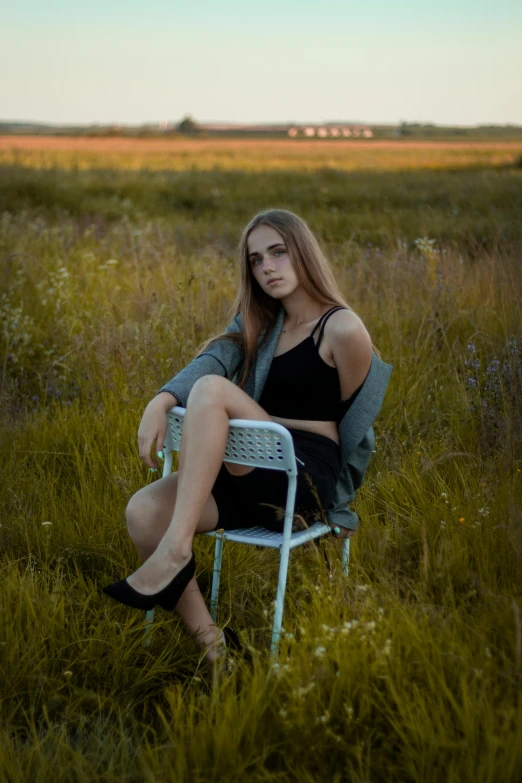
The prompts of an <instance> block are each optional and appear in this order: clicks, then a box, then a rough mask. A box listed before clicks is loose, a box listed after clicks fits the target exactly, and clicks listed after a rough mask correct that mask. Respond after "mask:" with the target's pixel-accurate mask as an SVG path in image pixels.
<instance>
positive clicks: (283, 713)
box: [279, 707, 288, 718]
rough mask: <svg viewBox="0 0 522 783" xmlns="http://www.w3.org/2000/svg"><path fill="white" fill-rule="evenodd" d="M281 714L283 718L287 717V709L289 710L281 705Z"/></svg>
mask: <svg viewBox="0 0 522 783" xmlns="http://www.w3.org/2000/svg"><path fill="white" fill-rule="evenodd" d="M279 714H280V716H281V717H282V718H286V716H287V715H288V711H287V710H284V709H283V708H282V707H281V709H280V710H279Z"/></svg>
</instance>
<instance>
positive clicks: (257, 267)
mask: <svg viewBox="0 0 522 783" xmlns="http://www.w3.org/2000/svg"><path fill="white" fill-rule="evenodd" d="M238 258H239V264H240V275H241V282H240V287H239V293H238V295H237V299H236V302H235V304H234V312H235V313H236V316H235V318H234V320H233V321H232V323H231V324H230V325H229V326H228V327H227V329H226V331H225V332H224V333H223V334H221V335H219V336H218V337H215V338H213V339H211V340H209V341H208V342H207V343H206V345H205V347H204V349H203V351H202V352H201V353H200V354H199V355H198V356H197V357H196V358H195V359H194V360H193V361H192V362H191V363H190V364H189V365H188V366H187V367H186V368H185V369H184V370H182V371H181V372H180V373H178V375H176V376H175V378H173V379H172V380H171V381H170V382H169V383H167V384H166V385H165V386H164V387H163V388H162V389H161V390H160V392H159V393H158V394H157V396H156V397H154V399H153V400H151V402H149V404H148V406H147V408H146V409H145V413H144V414H143V418H142V420H141V424H140V427H139V430H138V441H139V450H140V457H141V458H142V459H143V461H144V462H145V463H146V464H147V465H148V466H149V467H150V468H157V462H156V460H155V459H154V458H152V457H151V450H152V449H153V448H154V451H156V452H157V453H158V456H160V457H161V449H162V448H163V444H164V441H165V435H166V431H167V423H166V414H167V411H168V410H169V409H170V408H172V407H173V406H175V405H180V406H183V407H186V414H185V418H184V423H183V437H182V442H181V450H180V453H179V469H178V472H177V473H172V474H171V475H169V476H166V477H165V478H161V479H159V480H158V481H155V482H154V483H152V484H150V485H149V486H147V487H144V488H143V489H141V490H139V491H138V492H137V493H136V494H135V495H134V496H133V497H132V498H131V500H130V503H129V505H128V508H127V525H128V530H129V535H130V536H131V538H132V540H133V542H134V544H135V545H136V548H137V549H138V552H139V554H140V557H141V559H142V561H143V565H142V566H141V567H140V568H139V569H138V570H137V571H135V572H134V573H133V574H131V575H130V576H129V577H128V578H127V579H124V580H122V581H120V582H116V583H115V584H113V585H109V586H107V587H106V588H104V590H105V592H106V593H107V594H108V595H110V596H111V597H112V598H114V599H116V600H118V601H120V602H121V603H124V604H127V605H128V606H133V607H136V608H139V609H151V608H153V607H154V606H156V605H158V606H162V607H163V608H166V609H174V608H176V610H177V612H178V613H179V615H180V616H181V617H182V619H183V620H184V622H185V623H186V625H187V627H188V629H189V631H190V632H191V634H193V635H194V637H195V638H196V640H197V642H198V643H199V644H200V646H201V647H202V648H203V650H204V651H205V658H206V661H207V662H208V663H209V664H212V662H213V661H214V660H215V658H216V657H217V656H218V655H220V649H221V650H223V646H224V645H225V638H224V634H223V633H222V631H221V630H220V629H219V628H218V627H217V626H216V625H215V624H214V622H213V621H212V618H211V616H210V614H209V612H208V609H207V606H206V604H205V602H204V600H203V597H202V595H201V592H200V591H199V588H198V584H197V582H196V579H195V577H194V573H195V561H194V554H193V552H192V542H193V538H194V535H195V534H196V533H206V532H208V531H211V530H215V529H217V528H224V529H234V528H245V527H249V526H258V525H260V526H263V527H266V528H269V529H270V530H276V531H280V532H282V529H283V519H282V515H281V514H280V513H278V509H279V508H284V506H285V502H286V489H287V478H286V475H284V474H283V472H280V471H271V470H266V469H263V468H257V467H255V468H252V467H247V466H243V465H234V464H230V463H225V462H223V456H224V453H225V446H226V442H227V437H228V430H229V419H251V420H257V421H275V422H278V423H279V424H282V425H283V426H285V427H287V428H288V430H289V431H290V433H291V436H292V439H293V442H294V448H295V454H296V457H297V465H298V479H297V494H296V505H295V509H296V512H297V513H298V514H300V515H302V516H303V517H304V518H305V519H310V520H312V521H315V520H316V519H317V518H318V516H320V515H323V518H324V514H323V512H324V511H325V510H326V511H327V512H328V513H327V519H328V522H329V523H330V524H331V527H332V530H333V532H334V534H335V535H336V536H338V537H347V536H351V535H352V534H353V528H355V527H356V526H357V515H356V514H355V513H354V512H353V511H351V510H350V509H349V507H348V503H349V501H350V500H352V499H353V496H354V493H355V489H356V488H357V487H358V486H359V485H360V483H361V481H362V477H363V475H364V471H365V469H366V466H367V464H368V460H369V458H370V455H371V452H372V449H373V447H374V443H375V440H374V437H373V429H372V424H373V420H374V418H375V416H376V414H377V412H378V410H379V408H380V405H381V403H382V399H383V396H384V392H385V390H386V385H387V382H388V377H389V373H390V371H391V367H390V365H387V364H385V363H384V362H382V361H381V360H380V359H379V358H378V356H377V355H376V353H375V352H374V351H373V346H372V341H371V339H370V335H369V334H368V332H367V330H366V328H365V326H364V324H363V323H362V321H361V319H360V318H359V317H358V316H357V315H356V314H355V313H354V312H353V310H351V309H350V308H349V307H348V305H347V304H346V302H345V301H344V299H343V297H342V296H341V294H340V292H339V289H338V287H337V284H336V282H335V280H334V278H333V276H332V272H331V270H330V267H329V265H328V262H327V261H326V259H325V258H324V256H323V254H322V252H321V250H320V248H319V245H318V243H317V241H316V239H315V237H314V236H313V234H312V232H311V231H310V229H309V228H308V226H307V224H306V223H305V222H304V221H303V220H302V219H301V218H299V217H297V216H296V215H294V214H292V213H291V212H287V211H286V210H279V209H272V210H267V211H265V212H262V213H260V214H259V215H256V216H255V217H254V218H253V219H252V220H251V221H250V223H249V224H248V225H247V227H246V228H245V230H244V232H243V235H242V237H241V240H240V243H239V248H238ZM370 381H371V382H370Z"/></svg>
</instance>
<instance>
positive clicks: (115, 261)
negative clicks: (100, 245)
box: [105, 258, 119, 266]
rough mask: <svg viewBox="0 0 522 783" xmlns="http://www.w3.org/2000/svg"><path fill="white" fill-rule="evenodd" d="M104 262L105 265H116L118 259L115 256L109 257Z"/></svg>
mask: <svg viewBox="0 0 522 783" xmlns="http://www.w3.org/2000/svg"><path fill="white" fill-rule="evenodd" d="M105 263H106V264H107V266H116V264H119V261H118V260H117V259H116V258H109V260H108V261H106V262H105Z"/></svg>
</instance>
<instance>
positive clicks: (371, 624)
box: [366, 620, 376, 631]
mask: <svg viewBox="0 0 522 783" xmlns="http://www.w3.org/2000/svg"><path fill="white" fill-rule="evenodd" d="M375 626H376V622H375V620H370V622H369V623H366V630H367V631H375Z"/></svg>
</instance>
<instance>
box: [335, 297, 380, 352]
mask: <svg viewBox="0 0 522 783" xmlns="http://www.w3.org/2000/svg"><path fill="white" fill-rule="evenodd" d="M324 334H325V337H326V340H327V342H328V344H329V345H330V346H332V348H333V346H334V345H335V346H338V347H339V348H343V347H346V348H349V347H353V346H358V347H360V348H361V349H364V348H365V347H366V350H367V351H368V352H369V353H370V354H371V350H372V340H371V337H370V334H369V332H368V330H367V328H366V326H365V325H364V323H363V321H362V319H361V318H360V317H359V316H358V315H357V313H355V312H354V311H353V310H349V309H348V308H343V309H342V310H336V311H335V312H333V313H332V314H331V316H330V317H329V318H328V320H327V321H326V323H325V327H324Z"/></svg>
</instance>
